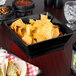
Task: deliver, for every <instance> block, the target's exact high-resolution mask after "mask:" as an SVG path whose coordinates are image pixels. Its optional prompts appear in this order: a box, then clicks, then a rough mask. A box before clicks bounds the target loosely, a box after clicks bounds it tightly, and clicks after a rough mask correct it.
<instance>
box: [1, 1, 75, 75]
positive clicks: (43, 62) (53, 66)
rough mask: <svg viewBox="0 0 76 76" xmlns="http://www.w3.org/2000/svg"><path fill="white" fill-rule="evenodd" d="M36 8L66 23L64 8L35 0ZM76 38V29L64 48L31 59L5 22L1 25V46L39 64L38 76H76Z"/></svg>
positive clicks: (30, 61) (9, 2)
mask: <svg viewBox="0 0 76 76" xmlns="http://www.w3.org/2000/svg"><path fill="white" fill-rule="evenodd" d="M12 1H13V0H7V2H6V5H9V4H10V5H11V2H12ZM33 1H34V2H35V9H34V11H33V14H38V13H42V12H50V13H52V14H53V15H54V16H55V17H57V18H58V19H59V20H61V21H62V22H63V23H66V20H65V17H64V12H63V8H62V9H55V8H53V7H50V8H48V7H44V0H33ZM75 40H76V31H74V34H73V36H72V37H71V38H70V39H69V40H68V42H67V43H66V44H65V46H64V50H59V51H56V52H53V53H49V54H46V55H43V56H39V57H36V58H33V59H29V58H28V57H27V56H26V55H25V54H24V53H23V52H22V51H21V49H20V48H19V47H18V46H17V45H16V44H15V43H14V42H13V41H12V38H11V35H10V33H9V31H8V29H7V28H6V26H5V25H4V24H2V25H0V47H1V46H2V47H4V48H6V49H7V50H9V51H11V52H12V53H14V54H16V55H17V56H19V57H20V58H22V59H24V60H25V61H27V62H29V63H32V64H33V65H36V66H38V67H39V68H40V69H41V73H40V74H39V75H38V76H75V75H73V74H72V72H71V69H70V67H71V55H72V44H73V42H74V41H75Z"/></svg>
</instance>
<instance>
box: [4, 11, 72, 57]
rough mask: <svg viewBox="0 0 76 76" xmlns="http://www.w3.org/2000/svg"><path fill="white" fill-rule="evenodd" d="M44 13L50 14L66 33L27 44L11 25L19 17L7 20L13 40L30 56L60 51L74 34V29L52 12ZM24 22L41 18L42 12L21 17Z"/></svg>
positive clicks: (53, 20) (50, 17)
mask: <svg viewBox="0 0 76 76" xmlns="http://www.w3.org/2000/svg"><path fill="white" fill-rule="evenodd" d="M42 14H45V15H47V16H48V18H49V19H51V22H52V23H53V24H55V25H58V26H59V27H60V31H61V32H62V33H63V34H65V33H66V35H63V36H59V37H57V38H53V39H49V40H45V41H42V42H38V43H35V44H31V45H27V44H25V43H24V42H23V41H22V40H21V39H20V37H19V36H18V35H17V34H16V33H15V32H14V31H13V30H12V29H11V28H10V27H9V26H10V25H11V24H12V22H14V21H15V20H17V19H18V18H17V19H13V20H9V21H6V22H5V24H6V26H7V28H8V29H9V31H10V33H11V36H12V39H13V41H14V42H15V43H16V44H17V45H18V46H19V47H20V48H21V50H22V51H23V52H24V53H25V54H26V55H27V56H28V57H29V58H34V57H37V56H41V55H44V54H48V53H51V52H54V51H58V50H61V49H64V45H65V43H66V42H67V41H68V40H69V38H70V37H71V36H72V30H71V29H69V28H68V27H67V26H66V25H65V24H63V23H62V22H60V21H59V20H58V19H57V18H55V17H54V16H53V15H52V14H50V13H48V12H44V13H42ZM21 19H22V20H23V22H24V23H27V22H29V19H34V20H36V19H40V14H37V15H31V16H27V17H22V18H21Z"/></svg>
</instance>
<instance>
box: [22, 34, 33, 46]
mask: <svg viewBox="0 0 76 76" xmlns="http://www.w3.org/2000/svg"><path fill="white" fill-rule="evenodd" d="M22 40H23V41H24V42H25V43H26V44H27V45H30V44H32V37H31V36H28V35H26V36H23V37H22Z"/></svg>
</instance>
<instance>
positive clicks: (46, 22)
mask: <svg viewBox="0 0 76 76" xmlns="http://www.w3.org/2000/svg"><path fill="white" fill-rule="evenodd" d="M10 27H11V29H13V30H14V31H15V32H16V33H17V35H18V36H19V37H20V38H21V39H22V40H23V41H24V42H25V43H26V44H28V45H30V44H33V43H37V42H40V41H44V40H48V39H52V38H55V37H58V36H60V35H63V34H62V33H61V32H60V31H59V26H58V25H54V24H52V23H51V21H50V19H48V16H47V15H41V19H40V20H33V19H30V20H29V24H25V23H24V22H23V21H22V19H18V20H16V21H15V22H13V23H12V25H11V26H10Z"/></svg>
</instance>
